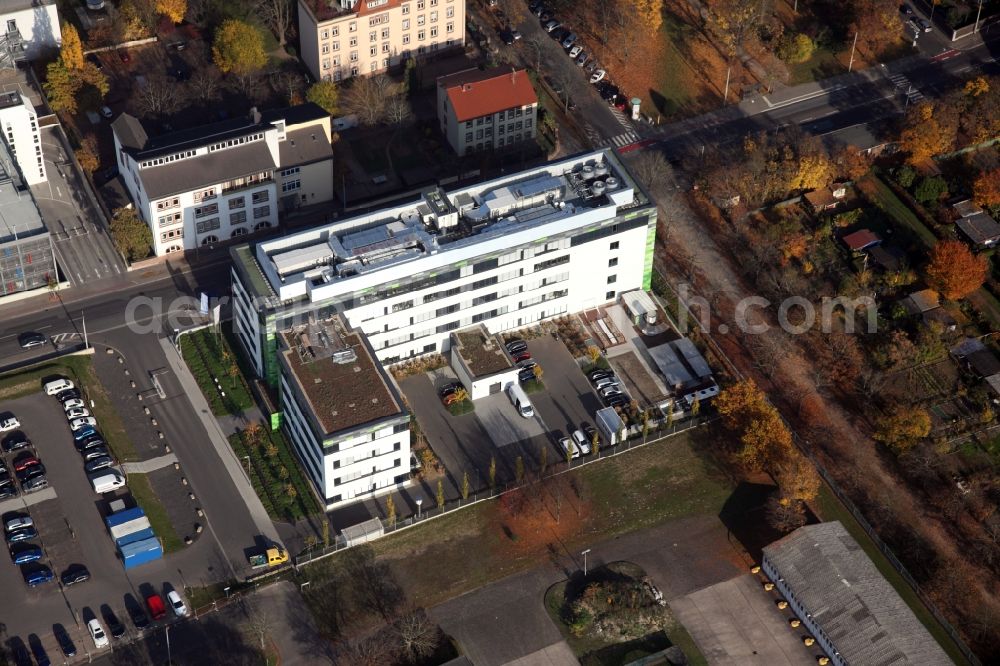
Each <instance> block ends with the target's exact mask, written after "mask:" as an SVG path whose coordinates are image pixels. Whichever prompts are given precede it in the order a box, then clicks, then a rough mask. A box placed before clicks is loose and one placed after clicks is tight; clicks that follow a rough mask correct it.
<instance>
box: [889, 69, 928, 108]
mask: <svg viewBox="0 0 1000 666" xmlns="http://www.w3.org/2000/svg"><path fill="white" fill-rule="evenodd" d="M889 80H890V81H892V83H893V85H895V86H896V89H897V90H899V91H901V92H902V93H903V94H904V95H906V100H907V102H908V103H910V104H916V103H917V102H920V101H922V100H923V99H924V96H923V94H922V93H921V92H920V91H919V90H918V89H917V88H915V87H914V85H913V83H912V82H911V81H910V80H909V79H908V78H906V77H905V76H903V75H902V74H890V75H889Z"/></svg>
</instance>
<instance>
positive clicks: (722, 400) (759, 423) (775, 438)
mask: <svg viewBox="0 0 1000 666" xmlns="http://www.w3.org/2000/svg"><path fill="white" fill-rule="evenodd" d="M715 407H716V409H717V410H718V412H719V414H720V415H721V416H722V422H723V424H724V425H725V426H726V428H727V429H728V430H730V431H731V432H733V433H734V434H736V435H738V436H739V439H740V444H741V448H740V451H739V453H738V456H739V458H740V461H741V462H742V463H743V464H744V465H746V466H747V467H748V468H750V469H752V470H755V471H761V470H764V469H768V468H772V469H773V468H776V467H777V466H778V465H779V464H780V463H781V462H782V461H784V460H786V459H787V458H788V455H789V451H790V450H791V448H792V434H791V432H789V430H788V428H787V427H786V426H785V422H784V421H782V420H781V416H780V415H779V414H778V410H777V409H775V408H774V405H772V404H771V403H770V402H768V401H767V398H766V396H765V395H764V392H763V391H761V390H760V388H759V387H758V386H757V384H756V383H754V381H753V380H752V379H745V380H743V381H741V382H737V383H736V384H733V385H732V386H730V387H729V388H727V389H725V390H723V391H722V392H721V393H720V394H719V395H718V396H717V397H716V399H715Z"/></svg>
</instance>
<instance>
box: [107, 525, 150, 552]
mask: <svg viewBox="0 0 1000 666" xmlns="http://www.w3.org/2000/svg"><path fill="white" fill-rule="evenodd" d="M155 536H156V535H155V534H154V533H153V529H152V528H150V527H147V528H146V529H144V530H140V531H138V532H133V533H132V534H126V535H125V536H123V537H122V538H120V539H117V540H116V541H115V545H116V546H118V548H121V547H122V546H124V545H127V544H130V543H135V542H136V541H145V540H146V539H149V538H152V537H155Z"/></svg>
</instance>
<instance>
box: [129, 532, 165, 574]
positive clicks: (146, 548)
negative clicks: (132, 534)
mask: <svg viewBox="0 0 1000 666" xmlns="http://www.w3.org/2000/svg"><path fill="white" fill-rule="evenodd" d="M118 552H119V553H121V556H122V562H123V563H124V564H125V568H126V569H131V568H133V567H137V566H139V565H140V564H146V563H148V562H153V561H154V560H158V559H160V558H161V557H163V548H162V547H160V541H159V539H157V538H156V537H152V538H149V539H145V540H144V541H136V542H134V543H127V544H125V545H124V546H122V547H121V548H119V549H118Z"/></svg>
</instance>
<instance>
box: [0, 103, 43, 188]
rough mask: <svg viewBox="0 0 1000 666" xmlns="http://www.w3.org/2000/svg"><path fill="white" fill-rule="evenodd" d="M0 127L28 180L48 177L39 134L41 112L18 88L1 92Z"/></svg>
mask: <svg viewBox="0 0 1000 666" xmlns="http://www.w3.org/2000/svg"><path fill="white" fill-rule="evenodd" d="M0 130H2V131H3V140H4V143H6V144H7V147H8V149H9V150H10V153H11V155H13V156H14V159H15V160H16V161H17V166H18V168H19V169H20V170H21V175H22V176H23V177H24V181H25V182H26V183H27V184H28V185H37V184H38V183H44V182H45V181H46V180H48V177H47V176H46V174H45V157H44V155H43V154H42V142H41V137H40V136H39V134H38V114H37V113H35V107H34V106H32V105H31V103H30V102H29V101H28V99H27V98H26V97H23V96H22V95H21V93H20V92H18V91H17V90H10V91H7V92H3V93H0Z"/></svg>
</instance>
